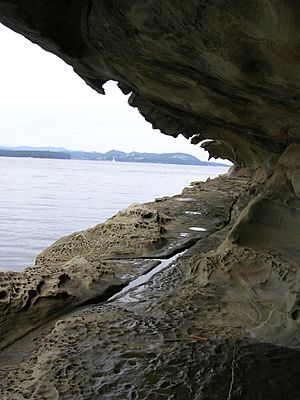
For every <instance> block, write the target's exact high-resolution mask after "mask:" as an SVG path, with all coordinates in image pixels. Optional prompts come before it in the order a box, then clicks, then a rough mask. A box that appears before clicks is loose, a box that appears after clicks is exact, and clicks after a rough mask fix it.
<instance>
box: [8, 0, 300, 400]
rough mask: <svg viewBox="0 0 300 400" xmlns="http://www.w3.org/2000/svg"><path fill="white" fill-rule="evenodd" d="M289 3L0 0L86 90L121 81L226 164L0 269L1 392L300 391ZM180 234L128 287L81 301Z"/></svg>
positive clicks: (260, 395)
mask: <svg viewBox="0 0 300 400" xmlns="http://www.w3.org/2000/svg"><path fill="white" fill-rule="evenodd" d="M299 10H300V8H299V4H298V2H297V1H292V0H283V1H280V2H279V1H276V0H245V1H238V0H237V1H230V2H228V1H226V0H210V1H200V0H191V1H186V2H183V1H179V0H166V1H164V2H161V1H158V0H147V1H144V2H140V1H138V0H128V1H122V0H110V1H105V0H101V1H96V0H78V1H77V0H69V1H67V2H57V1H55V2H50V1H48V0H41V1H39V2H37V1H34V0H27V1H23V0H6V1H3V2H1V4H0V21H2V22H3V23H4V24H6V25H7V26H9V27H11V28H12V29H14V30H16V31H17V32H20V33H22V34H24V35H25V36H26V37H27V38H29V39H30V40H32V41H34V42H35V43H38V44H39V45H40V46H42V47H43V48H44V49H46V50H48V51H51V52H53V53H55V54H57V55H58V56H59V57H61V58H62V59H63V60H65V61H66V62H67V63H69V64H70V65H72V66H73V68H74V70H75V72H76V73H77V74H79V75H80V76H81V77H82V78H83V79H84V81H85V82H86V83H87V84H88V85H90V86H91V87H92V88H93V89H95V90H97V91H98V92H99V93H104V89H103V85H104V83H105V82H106V81H108V80H111V79H112V80H115V81H117V82H118V84H119V87H120V89H121V90H122V91H123V93H125V94H129V93H130V94H131V95H130V98H129V103H130V105H131V106H133V107H136V108H138V110H139V112H140V113H141V114H142V115H143V116H144V117H145V118H146V120H148V121H150V122H151V123H152V125H153V127H154V128H159V129H160V130H161V131H162V132H163V133H165V134H167V135H172V136H177V135H178V134H180V133H182V134H183V135H184V136H185V137H186V138H188V139H191V142H192V143H194V144H199V143H200V142H201V141H203V140H206V141H205V142H204V143H202V144H201V145H202V146H203V147H204V148H205V149H207V150H208V151H209V153H210V155H211V156H214V157H223V158H227V159H230V160H231V161H233V163H234V168H233V171H232V174H231V177H227V178H219V179H217V180H214V181H212V182H208V183H206V184H195V185H194V186H193V187H192V188H187V189H186V190H185V191H184V192H183V194H182V196H178V198H177V199H176V198H171V199H170V198H163V199H160V200H159V201H157V202H155V203H153V204H148V205H145V206H143V207H140V206H135V207H134V208H133V209H131V210H126V211H124V212H121V213H120V214H119V215H118V216H116V217H115V218H113V219H111V220H109V221H108V222H107V223H106V224H103V225H98V226H96V227H95V228H92V229H89V230H87V231H84V232H79V233H75V234H73V235H70V236H68V237H66V238H63V239H61V240H60V241H58V242H56V243H55V244H53V246H51V247H50V248H49V249H47V250H46V251H44V252H43V253H42V254H40V255H39V257H38V258H37V263H36V266H34V267H32V268H30V269H28V270H26V271H25V272H24V273H23V274H21V275H18V274H3V275H1V279H2V281H1V285H2V287H1V291H0V302H1V305H2V310H3V311H2V315H1V320H0V324H1V325H0V327H1V329H2V331H1V332H4V334H2V339H3V340H2V345H3V346H5V345H8V344H9V343H11V345H10V347H8V348H7V349H5V350H4V351H3V354H2V355H1V361H2V364H1V365H2V376H3V380H2V383H1V385H2V386H1V394H2V397H4V398H5V399H8V400H14V399H25V398H31V399H71V398H72V399H73V398H78V399H94V398H95V399H96V398H97V399H98V398H103V399H124V398H129V399H130V398H131V399H147V398H149V399H162V398H168V399H187V398H188V399H195V400H196V399H218V400H219V399H226V400H231V399H243V400H249V399H264V400H265V399H272V400H273V399H282V398H285V399H291V400H292V399H293V400H294V399H296V398H298V397H299V378H298V371H299V367H300V359H299V337H300V335H299V320H300V311H299V310H300V301H299V289H300V288H299V285H300V283H299V282H300V281H299V257H300V252H299V249H300V230H299V223H300V180H299V176H300V175H299V171H300V161H299V160H300V145H299V141H300V133H299V132H300V130H299V122H300V120H299V104H300V90H299V89H300V75H299V74H300V72H299V71H300V69H299V63H300V61H299V54H298V53H299V39H298V38H299V30H300V24H299ZM129 214H130V218H128V217H129ZM191 228H192V229H191ZM185 249H186V250H187V251H186V252H185V253H184V254H181V256H180V257H178V258H177V259H176V260H175V259H170V260H171V261H170V263H171V264H170V266H169V268H166V269H164V271H163V272H161V273H160V274H159V275H157V276H155V277H154V278H153V279H152V280H150V281H148V282H144V283H143V284H141V285H137V286H136V287H134V288H133V289H132V290H131V291H129V292H128V293H126V294H125V295H121V294H120V297H118V296H117V297H115V298H114V299H112V300H111V301H110V302H108V303H105V304H104V303H103V304H100V305H94V306H91V305H90V306H86V308H84V309H82V308H78V307H79V306H80V305H83V304H87V303H91V302H93V301H94V302H95V301H99V300H103V299H104V298H103V295H104V294H105V293H107V290H111V288H112V287H115V288H116V287H118V286H119V287H120V288H121V287H122V285H124V284H126V283H128V282H129V281H130V280H132V279H134V278H135V277H136V276H138V275H139V274H140V273H141V272H145V271H147V270H148V269H149V268H151V267H153V266H154V265H156V264H157V263H158V262H161V260H158V259H160V258H163V257H172V256H174V255H175V254H176V253H178V252H182V251H183V250H185ZM147 263H148V264H147ZM97 268H99V269H97ZM122 271H123V272H122ZM122 273H123V274H125V277H124V276H123V277H122ZM41 304H44V306H43V307H40V306H41ZM62 305H63V309H61V306H62ZM42 309H43V310H44V311H43V312H40V313H39V314H40V315H41V318H40V320H39V321H37V320H38V317H37V315H38V313H36V311H38V310H42ZM65 311H68V312H69V314H67V315H65V316H63V313H64V312H65ZM58 314H60V318H62V320H61V321H60V322H57V323H56V325H55V328H54V329H53V326H54V324H55V321H56V318H57V317H58ZM32 315H33V317H32ZM30 318H31V319H32V323H29V322H28V321H29V319H30ZM50 320H51V321H50ZM26 321H27V322H26ZM44 322H45V323H47V324H46V325H45V326H44V327H43V326H41V327H40V330H37V331H33V332H32V333H31V335H26V336H25V337H24V338H21V339H20V340H19V341H18V342H16V339H17V338H20V337H21V336H22V327H24V332H25V333H26V332H27V331H28V330H29V329H33V328H35V327H37V326H38V325H41V323H44ZM49 324H50V325H49ZM27 346H29V347H28V348H30V351H29V352H27V353H26V352H25V353H24V352H22V351H21V352H20V349H24V348H27ZM9 369H11V372H10V373H7V371H8V370H9Z"/></svg>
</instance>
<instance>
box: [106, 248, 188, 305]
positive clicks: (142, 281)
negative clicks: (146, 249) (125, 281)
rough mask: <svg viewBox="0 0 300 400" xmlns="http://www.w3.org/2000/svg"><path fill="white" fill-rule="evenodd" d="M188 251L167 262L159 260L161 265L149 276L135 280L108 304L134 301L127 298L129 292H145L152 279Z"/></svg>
mask: <svg viewBox="0 0 300 400" xmlns="http://www.w3.org/2000/svg"><path fill="white" fill-rule="evenodd" d="M186 251H187V250H184V251H182V252H181V253H178V254H175V256H173V257H170V258H168V259H166V260H163V259H157V261H160V264H159V265H158V266H157V267H155V268H153V269H152V270H151V271H149V272H148V273H147V274H144V275H141V276H139V277H138V278H136V279H134V280H133V281H132V282H130V283H129V285H127V286H125V287H124V288H123V289H122V290H121V291H120V292H118V293H116V294H115V295H113V296H112V297H110V298H109V299H108V300H107V302H110V301H113V300H116V299H119V300H120V301H125V302H127V301H132V299H131V298H130V297H129V296H126V293H128V292H129V291H131V290H133V289H134V288H136V289H135V293H137V292H141V291H143V289H144V288H143V285H144V284H145V283H147V282H149V281H150V279H151V278H152V277H153V276H154V275H156V274H158V273H159V272H161V271H163V270H164V269H166V268H168V267H169V266H170V265H171V264H173V263H174V261H175V260H176V259H177V258H178V257H180V256H182V254H184V253H185V252H186Z"/></svg>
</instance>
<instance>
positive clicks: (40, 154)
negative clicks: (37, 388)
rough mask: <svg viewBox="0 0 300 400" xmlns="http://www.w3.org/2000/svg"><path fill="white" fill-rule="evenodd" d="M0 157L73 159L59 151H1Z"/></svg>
mask: <svg viewBox="0 0 300 400" xmlns="http://www.w3.org/2000/svg"><path fill="white" fill-rule="evenodd" d="M0 157H30V158H55V159H61V160H69V159H71V156H70V154H68V153H63V152H58V151H39V150H11V149H0Z"/></svg>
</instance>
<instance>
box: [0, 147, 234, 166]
mask: <svg viewBox="0 0 300 400" xmlns="http://www.w3.org/2000/svg"><path fill="white" fill-rule="evenodd" d="M54 149H55V148H54ZM0 157H24V158H41V159H58V160H89V161H113V162H114V161H115V162H130V163H148V164H175V165H195V166H209V167H229V165H228V164H222V163H216V162H210V161H201V160H199V159H198V158H197V157H194V156H192V155H190V154H186V153H162V154H157V153H139V152H134V151H133V152H131V153H125V152H123V151H118V150H110V151H108V152H106V153H98V152H85V151H72V150H67V149H64V151H55V150H54V151H53V150H50V149H48V148H46V149H45V150H42V149H34V148H26V149H18V148H0Z"/></svg>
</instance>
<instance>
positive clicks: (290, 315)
mask: <svg viewBox="0 0 300 400" xmlns="http://www.w3.org/2000/svg"><path fill="white" fill-rule="evenodd" d="M257 190H258V188H257V187H256V189H255V190H254V188H253V185H251V182H249V181H248V180H246V179H238V178H228V177H227V178H222V177H220V178H218V179H215V180H213V181H210V182H207V183H195V184H194V185H193V186H192V187H189V188H187V189H185V190H184V191H183V193H182V195H179V196H175V197H173V198H163V199H159V200H158V201H156V202H154V203H149V204H147V205H145V206H143V207H147V208H152V212H153V213H154V210H155V211H156V212H157V213H158V214H162V213H163V214H164V215H165V218H166V220H167V221H168V222H167V223H166V225H165V231H164V233H163V234H164V237H165V239H164V245H163V246H162V247H161V249H160V250H161V254H164V256H161V257H162V258H160V259H159V254H155V256H149V258H144V256H143V257H142V258H138V257H137V258H134V257H132V258H130V259H129V258H127V255H128V253H127V251H126V249H125V254H126V258H124V259H121V258H120V257H117V259H113V258H110V260H109V262H110V263H116V264H115V266H114V268H117V269H116V270H117V271H121V270H123V273H124V274H126V273H128V271H130V273H131V272H132V271H133V270H134V268H135V266H136V265H138V269H139V268H140V269H139V271H138V270H135V277H136V276H137V275H139V274H143V273H146V271H147V270H149V268H151V267H154V266H155V265H157V264H158V263H159V261H162V260H164V261H165V262H166V265H165V266H164V268H163V269H162V270H161V271H160V272H159V273H157V274H155V275H153V276H152V277H151V278H150V279H148V280H146V281H145V282H143V283H140V281H137V283H136V286H134V285H133V286H132V287H131V289H130V290H128V291H127V292H122V291H121V288H120V289H119V294H117V295H115V296H113V297H111V298H110V299H109V298H108V299H107V300H106V301H104V299H99V300H98V301H97V302H95V303H96V304H90V305H85V306H80V305H79V306H77V304H76V303H74V304H73V309H72V310H70V311H69V312H67V313H64V314H63V315H61V316H60V317H59V318H58V317H56V318H55V315H53V319H52V321H50V322H47V323H45V324H44V325H43V326H41V327H40V328H39V329H36V330H34V331H33V332H32V333H30V334H28V335H25V336H24V337H23V338H21V339H20V340H19V341H16V342H15V343H14V344H12V345H11V346H8V347H7V348H6V349H5V350H3V351H2V354H1V356H0V361H1V378H2V379H1V386H0V387H1V389H0V390H1V395H2V397H3V398H5V399H8V400H12V399H26V398H28V399H29V398H31V399H73V398H77V399H99V398H101V399H127V398H128V399H162V398H167V399H187V398H188V399H234V398H236V399H281V398H282V397H283V396H284V397H285V398H287V399H294V398H295V394H296V393H298V390H299V388H300V387H299V379H298V368H299V365H300V364H299V363H300V353H299V350H298V348H299V341H298V338H299V326H298V323H297V309H296V308H295V307H296V303H295V301H296V297H297V295H295V293H296V292H297V290H298V289H297V282H298V281H297V277H298V271H297V270H296V269H295V268H292V267H290V268H289V267H288V265H287V264H286V265H285V266H284V268H283V267H282V265H279V264H278V260H277V262H276V256H275V255H272V254H267V253H266V252H263V253H262V252H261V253H259V252H258V251H254V250H253V249H247V248H245V247H242V246H237V245H236V244H233V243H232V242H230V241H229V239H228V237H229V236H230V235H229V236H228V233H229V232H231V231H232V227H233V226H235V224H236V219H237V217H238V216H239V215H240V210H241V209H244V208H245V207H247V205H248V204H249V201H250V200H251V199H252V197H253V193H254V192H256V191H257ZM187 199H188V200H187ZM250 202H251V201H250ZM134 207H137V206H134ZM126 212H127V211H126ZM190 226H198V227H205V229H207V230H206V231H190V230H189V229H188V228H189V227H190ZM182 233H188V234H189V237H186V236H184V237H182V236H181V234H182ZM176 238H177V243H176ZM191 239H193V241H191ZM182 240H184V241H182ZM187 241H189V242H188V243H189V244H188V245H187ZM146 243H147V241H146ZM50 249H51V247H50ZM174 249H177V250H176V251H177V252H178V253H179V254H178V255H174V254H173V253H174V251H173V250H174ZM167 252H168V253H169V255H170V256H169V257H168V256H165V254H167ZM46 253H47V250H45V252H44V254H46ZM77 257H78V255H77V256H75V259H76V258H77ZM98 257H101V256H100V255H99V254H98ZM163 257H165V258H163ZM103 259H105V260H106V261H105V262H108V258H107V256H106V255H105V257H104V258H103ZM155 261H156V264H153V265H149V262H152V263H154V262H155ZM137 262H138V264H137ZM168 262H169V263H168ZM281 262H282V260H281ZM67 263H68V262H67ZM67 263H65V264H63V265H62V266H61V267H58V265H57V264H56V266H55V268H61V269H64V268H65V266H66V265H67ZM144 263H146V264H144ZM147 263H148V264H147ZM142 264H144V267H143V268H142V267H141V265H142ZM121 265H122V266H121ZM130 266H131V267H130ZM110 267H111V268H112V264H111V265H110ZM32 268H34V267H32ZM47 268H49V267H45V269H47ZM50 268H54V267H50ZM130 268H131V269H130ZM112 270H113V269H112ZM111 272H112V271H111ZM83 273H84V271H83ZM120 273H121V272H120ZM24 274H26V272H25V273H24ZM20 275H22V274H20ZM89 275H90V277H91V279H92V277H93V269H91V270H90V271H89ZM112 275H114V274H112ZM116 275H118V274H116ZM133 275H134V274H132V275H131V280H132V279H134V278H133ZM100 281H101V279H100ZM293 296H294V297H293ZM293 301H294V302H293ZM288 307H289V308H288ZM65 310H67V308H66V309H65ZM21 314H22V313H21ZM16 326H17V323H16V324H15V327H16Z"/></svg>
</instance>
